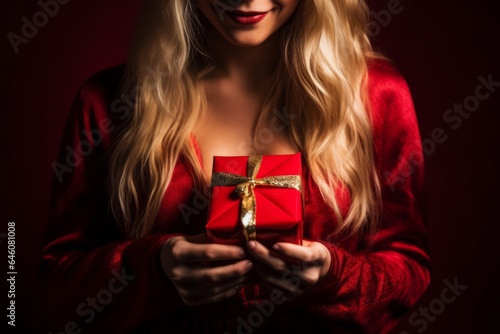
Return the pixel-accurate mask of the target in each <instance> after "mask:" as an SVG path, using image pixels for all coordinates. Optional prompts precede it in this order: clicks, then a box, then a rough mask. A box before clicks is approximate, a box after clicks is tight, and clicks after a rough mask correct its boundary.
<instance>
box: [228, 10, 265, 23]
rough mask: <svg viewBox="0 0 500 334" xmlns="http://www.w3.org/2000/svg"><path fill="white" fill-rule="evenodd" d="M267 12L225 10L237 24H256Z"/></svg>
mask: <svg viewBox="0 0 500 334" xmlns="http://www.w3.org/2000/svg"><path fill="white" fill-rule="evenodd" d="M267 13H268V12H244V11H240V10H233V11H230V12H227V15H228V16H229V18H231V19H232V20H233V21H235V22H236V23H239V24H244V25H250V24H256V23H258V22H260V21H262V20H263V19H264V17H266V15H267Z"/></svg>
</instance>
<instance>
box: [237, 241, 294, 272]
mask: <svg viewBox="0 0 500 334" xmlns="http://www.w3.org/2000/svg"><path fill="white" fill-rule="evenodd" d="M247 249H248V250H249V252H250V253H251V254H252V255H253V256H254V257H255V258H256V259H257V260H259V261H260V262H262V263H264V264H265V265H267V266H268V267H269V268H271V269H273V270H274V271H276V272H278V273H280V272H283V271H285V270H286V268H287V263H286V262H285V261H284V260H283V259H281V258H279V257H276V256H275V255H273V254H272V253H271V251H270V250H269V249H268V248H267V247H265V246H264V245H262V244H261V243H260V242H257V241H255V240H252V241H249V242H248V243H247Z"/></svg>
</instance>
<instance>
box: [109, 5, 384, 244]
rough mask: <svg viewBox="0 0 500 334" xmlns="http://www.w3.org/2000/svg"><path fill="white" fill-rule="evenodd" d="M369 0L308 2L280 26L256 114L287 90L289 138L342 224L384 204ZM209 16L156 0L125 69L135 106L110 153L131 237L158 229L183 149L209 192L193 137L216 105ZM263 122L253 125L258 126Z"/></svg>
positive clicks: (353, 227) (119, 213) (341, 229)
mask: <svg viewBox="0 0 500 334" xmlns="http://www.w3.org/2000/svg"><path fill="white" fill-rule="evenodd" d="M368 19H369V15H368V9H367V6H366V4H365V3H364V1H363V0H307V1H300V2H299V4H298V7H297V11H296V12H295V14H294V15H293V16H292V17H291V18H290V20H289V21H288V22H287V23H286V24H285V25H284V26H283V27H281V28H280V32H279V33H280V36H281V51H282V52H281V55H282V59H281V61H280V62H279V66H278V68H277V69H276V71H275V73H274V76H273V80H272V85H271V87H272V88H271V89H270V90H269V92H268V95H267V98H266V99H265V103H264V104H263V107H262V109H261V112H260V116H259V118H258V120H257V122H256V125H255V129H257V130H258V129H259V128H263V127H264V124H263V123H264V122H265V120H266V119H269V118H268V117H269V116H270V113H271V112H272V111H273V106H277V105H278V103H279V99H280V97H283V98H284V101H285V105H286V106H287V108H288V113H289V114H290V115H295V117H294V118H292V119H291V120H290V123H289V124H288V125H287V132H286V133H287V134H288V136H289V140H290V142H291V143H292V144H294V145H295V146H296V147H297V148H298V149H299V150H300V151H301V152H302V154H303V156H304V157H305V160H306V162H307V167H308V168H309V170H310V173H311V175H312V177H313V179H314V181H315V182H316V184H317V185H318V187H319V190H320V192H321V194H322V197H323V198H324V200H325V202H326V203H327V204H328V205H329V206H330V207H331V208H332V209H333V211H334V213H335V215H336V217H337V220H338V228H337V233H338V234H339V235H340V234H342V235H346V233H347V235H352V234H355V233H361V232H364V231H369V230H371V229H372V228H373V227H374V226H376V224H377V219H378V216H379V215H378V213H379V212H380V186H379V181H378V175H377V172H376V169H375V163H374V150H373V138H372V128H371V119H370V116H369V115H370V113H369V112H368V108H369V104H368V101H367V96H366V95H367V94H366V89H367V87H366V81H367V68H368V61H369V59H370V58H372V57H376V56H377V55H376V54H375V53H374V52H373V51H372V48H371V46H370V41H369V39H368V37H367V34H366V31H365V27H366V24H367V23H368ZM206 29H207V25H206V23H204V18H203V17H202V16H201V13H200V12H199V9H198V8H197V6H196V5H195V1H190V0H150V1H148V3H147V4H146V5H145V9H144V11H143V16H142V19H141V20H140V21H139V26H138V29H137V32H136V36H135V39H134V43H133V46H132V49H131V52H130V55H129V59H128V62H127V68H126V80H125V86H124V87H125V89H126V90H129V91H134V94H135V95H136V102H135V108H134V111H133V113H131V115H130V117H129V119H128V120H127V122H126V127H125V128H124V130H123V132H122V135H121V136H120V137H119V140H118V141H117V142H116V145H115V148H114V150H113V152H112V156H111V160H110V175H109V186H110V191H111V207H112V210H113V213H114V215H115V216H116V217H117V219H118V220H119V221H121V222H123V225H124V227H125V230H126V233H127V234H128V236H129V237H130V238H139V237H142V236H145V235H147V234H148V233H150V232H151V230H152V228H153V225H154V222H155V219H156V216H157V214H158V211H159V208H160V204H161V200H162V198H163V196H164V193H165V191H166V188H167V187H168V185H169V183H170V181H171V179H172V173H173V170H174V166H175V164H176V162H177V160H178V159H179V157H180V156H181V155H182V156H183V158H184V159H185V161H186V162H187V163H188V164H189V165H190V166H191V167H192V168H191V170H192V176H193V178H194V181H195V185H196V186H197V187H199V188H200V189H202V190H205V191H206V188H207V185H206V182H205V181H204V177H203V171H202V166H201V165H200V162H199V160H198V158H197V154H196V151H195V148H194V147H193V143H192V140H191V135H192V133H193V130H194V129H195V127H196V125H197V120H199V119H200V117H201V116H202V112H203V110H204V108H205V107H206V105H207V101H206V97H205V94H204V92H203V90H202V86H201V82H200V81H201V80H200V79H202V78H203V77H204V75H206V74H208V73H210V71H211V68H212V66H213V63H212V58H211V55H210V46H209V44H208V42H207V38H206ZM255 129H254V130H255ZM340 183H342V184H343V185H345V186H347V187H348V189H349V191H350V196H351V205H350V208H349V211H348V213H347V214H346V215H345V216H343V215H342V214H341V210H340V208H339V206H338V202H337V199H336V195H335V192H334V189H337V187H338V186H339V185H340Z"/></svg>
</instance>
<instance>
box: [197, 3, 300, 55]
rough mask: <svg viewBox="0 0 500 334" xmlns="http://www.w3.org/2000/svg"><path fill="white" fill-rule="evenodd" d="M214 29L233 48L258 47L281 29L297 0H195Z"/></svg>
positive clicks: (293, 9)
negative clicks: (232, 45) (234, 46)
mask: <svg viewBox="0 0 500 334" xmlns="http://www.w3.org/2000/svg"><path fill="white" fill-rule="evenodd" d="M195 1H196V4H197V6H198V7H199V9H200V12H201V13H202V14H203V15H204V16H205V18H206V19H207V20H208V21H209V22H210V23H211V24H212V25H213V26H214V28H215V29H216V30H217V31H218V32H219V33H220V34H221V35H222V36H223V37H224V38H225V39H226V40H228V41H229V42H230V43H232V44H234V45H236V46H243V47H251V46H257V45H260V44H261V43H263V42H264V41H265V40H267V39H268V38H269V37H270V36H271V35H272V34H274V33H275V32H276V31H277V30H278V29H279V28H281V27H282V26H283V25H284V24H285V23H286V22H287V21H288V20H289V19H290V17H291V16H292V15H293V13H294V12H295V10H296V8H297V6H298V4H299V0H279V1H272V0H253V1H250V0H195Z"/></svg>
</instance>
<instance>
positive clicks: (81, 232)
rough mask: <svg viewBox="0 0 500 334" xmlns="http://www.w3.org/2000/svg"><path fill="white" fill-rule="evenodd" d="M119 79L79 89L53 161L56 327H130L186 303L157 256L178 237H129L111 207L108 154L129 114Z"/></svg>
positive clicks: (50, 302) (45, 272)
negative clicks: (121, 98) (119, 94)
mask: <svg viewBox="0 0 500 334" xmlns="http://www.w3.org/2000/svg"><path fill="white" fill-rule="evenodd" d="M114 71H115V72H116V70H114ZM118 79H119V76H118V75H115V74H113V73H111V74H110V72H109V70H108V71H106V72H105V74H99V75H97V76H95V77H93V78H92V79H91V80H89V81H88V82H87V83H86V84H85V85H84V86H83V87H82V88H81V90H80V92H79V94H78V96H77V98H76V100H75V102H74V105H73V109H72V112H71V115H70V117H69V120H68V123H67V125H66V129H65V133H64V136H63V144H62V146H61V149H60V153H59V156H58V158H57V160H56V161H55V162H54V163H53V169H54V172H55V177H54V182H53V188H52V195H51V209H50V224H49V228H48V232H47V235H46V242H45V246H44V248H43V254H42V270H41V275H42V281H43V286H44V295H45V296H44V300H45V302H46V306H47V308H48V312H49V314H50V317H51V319H52V320H53V321H52V322H53V323H52V326H53V327H52V328H51V329H52V330H53V331H54V332H60V331H64V332H78V329H85V328H92V330H93V332H109V330H110V329H111V328H113V330H114V331H116V332H125V331H127V330H130V329H133V328H135V327H136V326H137V325H138V323H139V321H140V322H143V321H145V320H147V319H152V318H154V317H155V316H157V315H158V314H164V313H165V312H169V311H172V310H175V309H177V308H179V307H181V306H183V305H184V304H183V302H182V300H181V299H180V297H179V296H178V294H177V291H176V290H175V288H174V286H173V285H172V284H171V282H170V281H169V280H168V278H167V277H166V276H165V275H164V273H163V271H162V269H161V266H160V264H159V259H158V254H159V250H160V248H161V246H162V244H163V243H164V242H165V241H166V240H167V239H168V238H170V237H172V236H173V234H159V233H158V234H152V235H149V236H147V237H144V238H141V239H138V240H126V239H124V238H123V234H122V232H121V229H120V228H119V225H118V224H117V222H116V221H115V219H114V218H113V216H112V214H111V213H110V211H109V206H108V199H107V198H108V196H107V194H106V187H105V178H106V164H107V154H108V153H109V147H110V139H111V137H112V136H113V135H115V134H116V132H118V131H119V130H118V129H119V124H120V121H121V118H123V116H124V113H125V112H126V107H125V106H126V103H123V104H118V103H116V101H119V100H117V99H116V98H117V97H116V95H114V94H111V93H110V92H111V91H113V90H110V89H111V88H110V87H114V91H116V85H117V84H118ZM118 106H120V107H118ZM112 107H113V108H114V107H116V108H115V110H113V112H110V108H112ZM132 310H133V311H132ZM73 322H74V323H73ZM68 328H70V329H68Z"/></svg>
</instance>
